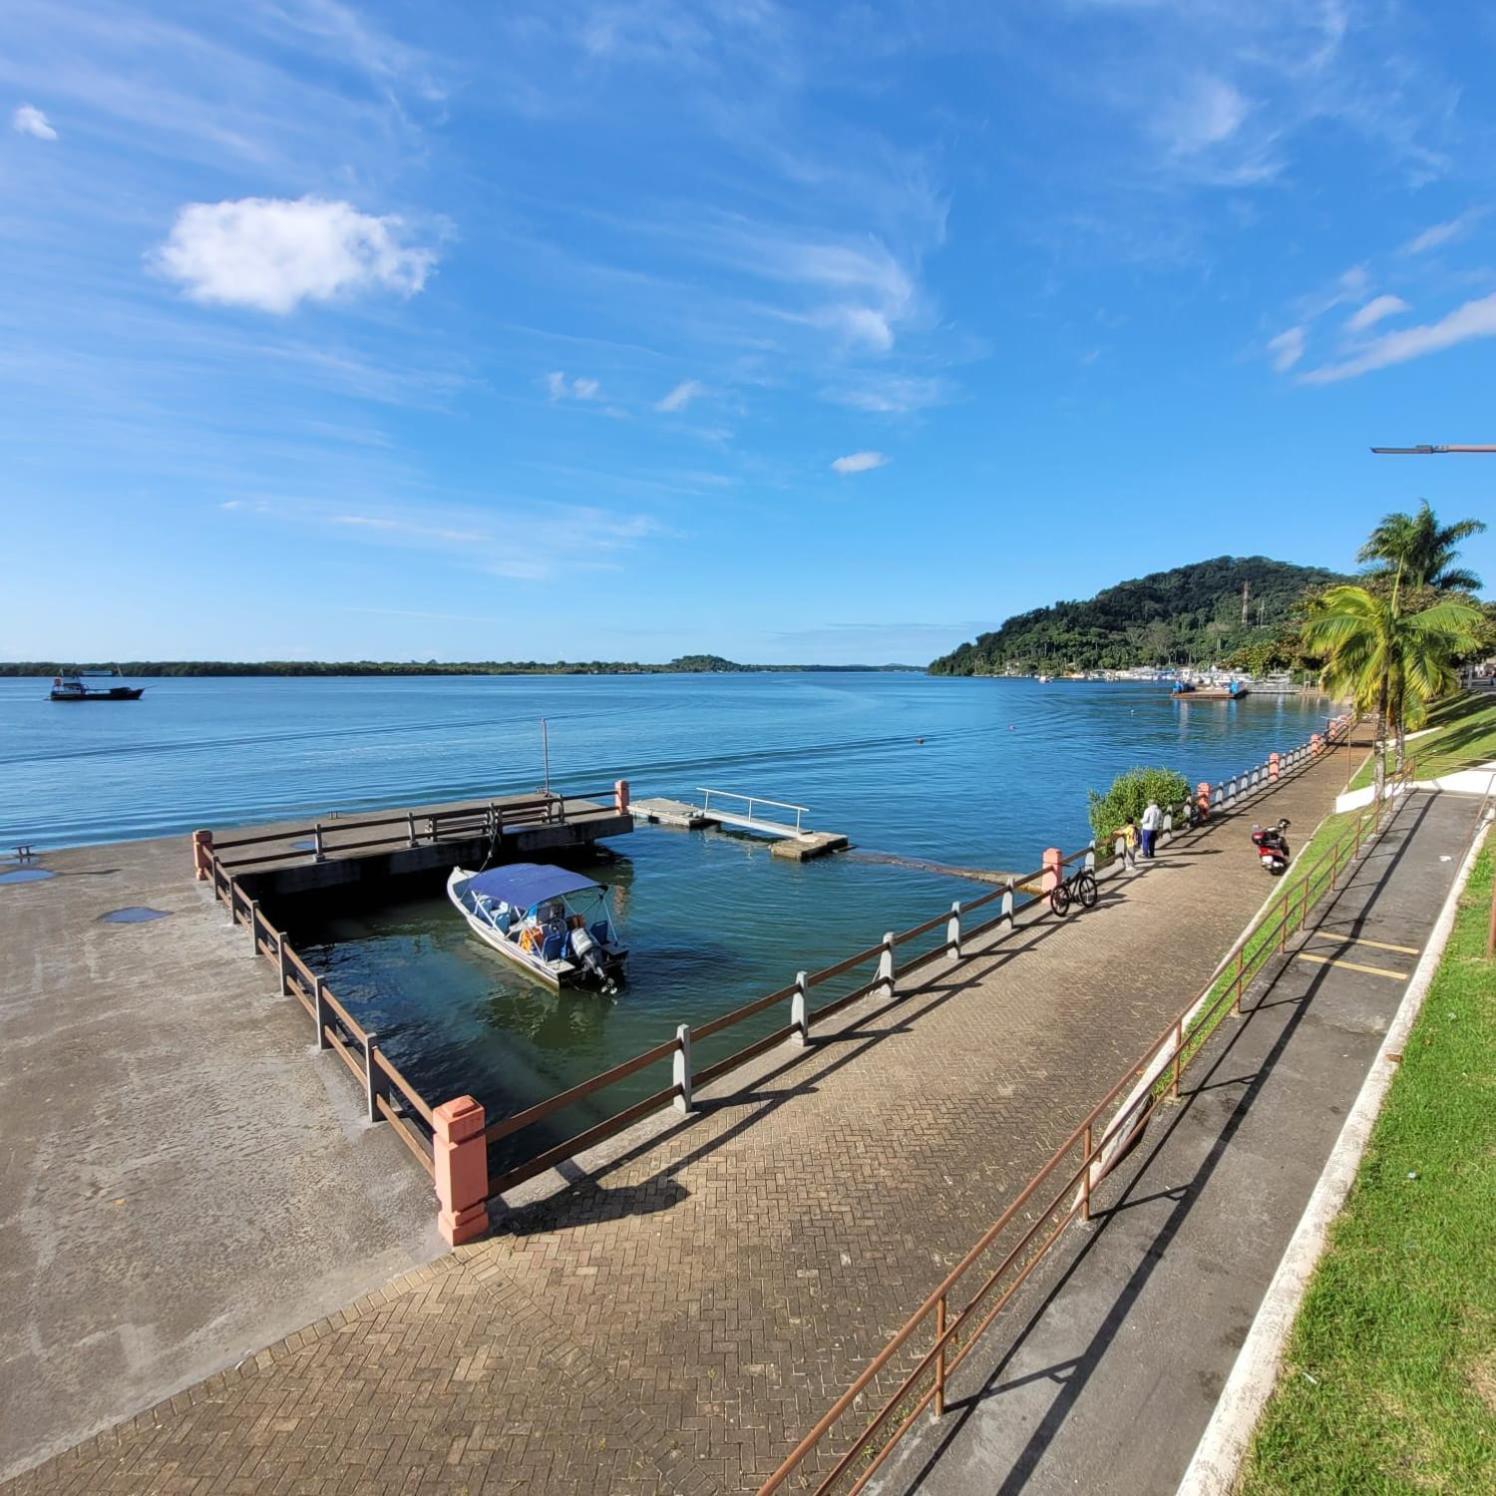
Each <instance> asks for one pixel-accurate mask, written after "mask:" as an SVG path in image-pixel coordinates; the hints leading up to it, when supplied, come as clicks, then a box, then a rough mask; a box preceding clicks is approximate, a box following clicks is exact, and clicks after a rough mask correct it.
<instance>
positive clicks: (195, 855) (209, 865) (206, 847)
mask: <svg viewBox="0 0 1496 1496" xmlns="http://www.w3.org/2000/svg"><path fill="white" fill-rule="evenodd" d="M212 871H213V833H212V832H211V831H194V832H193V833H192V876H193V877H194V878H196V879H197V881H198V882H199V883H206V882H207V881H208V878H209V876H210V875H211V874H212Z"/></svg>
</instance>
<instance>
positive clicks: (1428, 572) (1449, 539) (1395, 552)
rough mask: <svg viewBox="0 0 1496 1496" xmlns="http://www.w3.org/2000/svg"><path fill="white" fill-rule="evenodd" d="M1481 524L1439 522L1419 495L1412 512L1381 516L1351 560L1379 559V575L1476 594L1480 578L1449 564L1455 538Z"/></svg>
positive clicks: (1456, 552)
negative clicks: (1416, 504)
mask: <svg viewBox="0 0 1496 1496" xmlns="http://www.w3.org/2000/svg"><path fill="white" fill-rule="evenodd" d="M1485 528H1486V526H1485V521H1484V520H1479V519H1462V520H1457V521H1456V522H1455V523H1454V524H1452V525H1441V524H1440V523H1439V519H1438V516H1437V515H1436V514H1435V513H1434V511H1433V510H1432V509H1431V508H1429V502H1428V500H1427V499H1420V500H1419V501H1418V512H1417V513H1416V514H1402V513H1397V514H1388V515H1386V516H1384V517H1383V519H1382V522H1381V524H1379V525H1378V526H1377V527H1376V529H1374V530H1373V531H1372V532H1371V535H1370V537H1369V538H1368V539H1367V542H1366V544H1365V545H1363V546H1362V547H1361V550H1360V552H1359V553H1358V555H1357V556H1356V559H1357V560H1358V561H1371V562H1380V563H1381V566H1380V568H1379V571H1380V574H1381V575H1383V576H1394V575H1395V576H1398V577H1399V579H1400V580H1401V581H1402V582H1405V583H1406V584H1407V585H1408V586H1409V587H1415V588H1416V587H1432V588H1434V589H1435V590H1436V591H1438V592H1479V591H1480V585H1481V583H1480V578H1479V577H1478V576H1476V575H1475V574H1474V573H1473V572H1471V571H1467V570H1466V569H1465V568H1464V567H1461V566H1456V565H1455V564H1454V562H1455V558H1456V557H1457V556H1458V555H1459V554H1460V551H1459V545H1460V541H1462V540H1468V539H1469V538H1470V537H1471V536H1472V535H1479V534H1480V533H1481V532H1482V531H1483V530H1484V529H1485Z"/></svg>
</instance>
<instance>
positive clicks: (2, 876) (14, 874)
mask: <svg viewBox="0 0 1496 1496" xmlns="http://www.w3.org/2000/svg"><path fill="white" fill-rule="evenodd" d="M56 876H57V874H56V873H54V872H53V871H52V870H51V869H50V868H45V867H18V868H14V869H12V870H11V871H10V872H8V873H0V883H45V882H46V881H47V879H48V878H55V877H56Z"/></svg>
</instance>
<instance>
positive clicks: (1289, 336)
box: [1267, 327, 1306, 374]
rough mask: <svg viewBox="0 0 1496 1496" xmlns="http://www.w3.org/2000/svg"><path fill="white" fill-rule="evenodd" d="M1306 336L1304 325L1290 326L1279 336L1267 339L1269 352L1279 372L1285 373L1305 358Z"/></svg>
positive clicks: (1274, 366)
mask: <svg viewBox="0 0 1496 1496" xmlns="http://www.w3.org/2000/svg"><path fill="white" fill-rule="evenodd" d="M1305 336H1306V333H1305V330H1304V328H1303V327H1290V328H1287V329H1285V330H1284V331H1283V332H1280V333H1279V334H1278V336H1277V337H1275V338H1269V339H1268V340H1267V348H1268V352H1269V353H1271V354H1272V356H1273V368H1275V369H1276V370H1277V371H1278V373H1280V374H1282V373H1285V372H1286V371H1287V370H1289V369H1291V368H1293V366H1294V365H1295V364H1296V363H1298V361H1299V360H1300V359H1301V358H1303V356H1304V338H1305Z"/></svg>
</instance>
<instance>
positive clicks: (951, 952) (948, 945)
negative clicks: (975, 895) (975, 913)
mask: <svg viewBox="0 0 1496 1496" xmlns="http://www.w3.org/2000/svg"><path fill="white" fill-rule="evenodd" d="M945 953H946V955H947V956H949V957H950V958H951V960H952V961H959V960H960V959H961V900H960V899H957V900H956V902H955V903H954V904H952V905H951V917H950V918H949V919H948V920H946V922H945Z"/></svg>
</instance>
